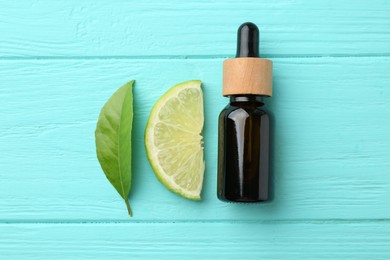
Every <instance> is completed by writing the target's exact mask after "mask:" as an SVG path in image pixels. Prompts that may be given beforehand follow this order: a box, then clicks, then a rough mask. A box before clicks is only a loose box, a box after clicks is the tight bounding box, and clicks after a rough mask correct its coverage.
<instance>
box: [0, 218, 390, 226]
mask: <svg viewBox="0 0 390 260" xmlns="http://www.w3.org/2000/svg"><path fill="white" fill-rule="evenodd" d="M29 224H38V225H47V224H49V225H77V224H92V225H106V224H232V225H234V224H252V225H253V224H255V225H256V224H278V225H290V224H312V225H321V224H336V225H337V224H340V225H348V224H351V225H355V224H385V225H390V219H321V220H318V219H297V220H110V219H102V220H77V219H73V220H72V219H70V220H54V219H53V220H50V219H47V220H0V226H1V225H29Z"/></svg>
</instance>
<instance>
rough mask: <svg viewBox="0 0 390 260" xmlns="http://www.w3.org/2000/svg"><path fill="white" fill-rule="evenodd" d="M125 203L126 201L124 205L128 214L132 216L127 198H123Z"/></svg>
mask: <svg viewBox="0 0 390 260" xmlns="http://www.w3.org/2000/svg"><path fill="white" fill-rule="evenodd" d="M125 203H126V207H127V212H129V216H130V217H132V216H133V212H131V208H130V203H129V199H125Z"/></svg>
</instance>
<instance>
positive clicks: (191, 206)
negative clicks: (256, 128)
mask: <svg viewBox="0 0 390 260" xmlns="http://www.w3.org/2000/svg"><path fill="white" fill-rule="evenodd" d="M246 21H251V22H254V23H257V24H258V25H259V27H260V30H261V46H260V50H261V54H262V56H263V57H265V58H271V59H272V61H273V62H274V82H273V83H274V88H273V90H274V93H273V98H272V99H269V100H267V101H266V103H267V104H266V107H267V108H268V109H269V110H270V111H272V113H273V114H274V119H273V125H274V129H273V136H272V140H271V141H272V143H273V147H272V155H271V161H272V172H273V174H274V177H273V185H274V188H275V200H274V201H273V202H272V203H270V204H265V205H238V204H227V203H222V202H219V201H218V200H217V199H216V194H215V192H216V158H217V156H216V152H217V117H218V114H219V111H220V110H221V109H222V108H223V107H224V106H225V105H226V104H227V99H225V98H223V97H222V96H221V91H222V90H221V85H222V61H223V59H224V58H226V57H232V56H234V53H235V47H236V46H235V41H236V35H235V34H236V29H237V27H238V26H239V25H240V24H241V23H243V22H246ZM389 72H390V2H389V1H386V0H372V1H359V0H346V1H337V2H336V1H327V0H316V1H309V0H282V1H257V0H243V1H233V0H211V1H210V0H200V1H185V2H183V1H179V0H167V1H155V0H152V1H133V0H132V1H122V0H112V1H96V0H95V1H92V0H85V1H77V0H69V1H49V0H20V1H10V0H8V1H1V3H0V258H1V259H3V258H4V259H40V260H41V259H129V258H131V259H134V258H135V259H137V258H140V259H156V258H158V259H164V258H166V259H183V258H184V259H192V258H194V259H243V258H245V259H326V258H330V259H364V260H365V259H384V260H385V259H386V260H387V259H390V223H389V221H390V207H389V205H390V174H389V173H390V135H389V134H388V133H390V121H389V119H390V105H389V101H390V89H389V86H390V73H389ZM130 79H136V80H137V81H136V85H135V88H134V96H135V103H134V106H135V117H134V126H135V127H134V132H133V136H134V139H133V142H134V149H133V154H134V164H133V172H134V179H133V188H132V192H131V194H130V201H131V203H132V207H133V210H134V218H133V219H131V220H130V219H129V218H128V216H127V213H126V208H125V206H124V205H123V202H122V199H121V198H120V197H119V196H118V195H117V194H116V192H115V190H114V189H113V188H112V187H111V186H110V184H109V183H108V182H107V180H105V177H104V175H103V173H102V171H101V169H100V167H99V164H98V162H97V159H96V156H95V146H94V139H93V134H94V129H95V124H96V121H97V117H98V113H99V111H100V108H101V107H102V105H103V104H104V102H105V101H106V100H107V98H108V97H109V96H110V95H111V94H112V93H113V92H114V91H115V90H116V89H117V88H118V87H120V86H121V85H123V84H124V83H125V82H127V81H129V80H130ZM189 79H201V80H202V81H203V83H204V84H203V90H204V94H205V104H206V107H205V115H206V117H205V120H206V121H205V132H204V137H205V158H206V175H205V184H204V191H203V194H202V196H203V200H202V201H200V202H193V201H187V200H185V199H182V198H180V197H178V196H177V195H175V194H172V193H170V192H169V191H167V190H166V189H165V188H164V187H163V186H162V185H161V184H160V183H159V182H158V181H157V179H156V178H155V177H154V174H153V172H152V170H151V168H150V166H149V164H148V162H147V159H146V155H145V149H144V146H143V131H144V128H145V124H146V120H147V117H148V114H149V112H150V109H151V107H152V105H153V104H154V102H155V101H156V100H157V99H158V98H159V96H160V95H161V94H163V93H164V92H165V91H166V90H167V89H168V88H169V87H171V86H173V85H174V84H176V83H178V82H181V81H185V80H189Z"/></svg>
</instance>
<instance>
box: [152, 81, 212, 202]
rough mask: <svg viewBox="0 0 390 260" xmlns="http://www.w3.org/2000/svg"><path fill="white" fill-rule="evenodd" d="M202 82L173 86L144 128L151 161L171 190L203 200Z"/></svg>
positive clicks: (157, 104)
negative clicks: (201, 197)
mask: <svg viewBox="0 0 390 260" xmlns="http://www.w3.org/2000/svg"><path fill="white" fill-rule="evenodd" d="M200 85H201V81H199V80H191V81H187V82H183V83H180V84H178V85H176V86H173V87H172V88H171V89H170V90H168V92H166V93H165V94H164V95H163V96H162V97H161V98H160V99H159V100H158V101H157V103H156V104H155V105H154V107H153V109H152V111H151V112H150V116H149V120H148V123H147V125H146V130H145V146H146V153H147V155H148V159H149V162H150V164H151V166H152V168H153V170H154V172H155V174H156V176H157V178H158V179H159V180H160V181H161V182H162V183H163V184H164V185H165V187H167V188H168V189H169V190H171V191H173V192H175V193H177V194H179V195H181V196H183V197H185V198H188V199H193V200H200V193H201V191H202V185H203V175H204V169H205V165H204V159H203V140H202V129H203V121H204V116H203V94H202V89H201V88H200Z"/></svg>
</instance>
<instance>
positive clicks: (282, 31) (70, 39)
mask: <svg viewBox="0 0 390 260" xmlns="http://www.w3.org/2000/svg"><path fill="white" fill-rule="evenodd" d="M102 17H104V19H101V18H102ZM389 17H390V3H389V2H388V1H386V0H374V1H370V3H367V2H365V1H355V0H347V1H338V2H336V3H335V2H330V1H327V0H321V1H310V0H296V1H287V0H285V1H277V2H275V1H239V2H237V1H235V0H217V1H208V0H202V1H186V2H185V3H183V1H179V0H167V1H143V2H142V1H105V2H103V1H102V2H96V1H93V0H86V1H78V0H71V1H61V2H58V1H55V2H53V1H33V2H31V1H28V0H21V1H5V2H4V1H3V2H2V3H1V7H0V32H1V33H0V57H20V56H60V57H67V56H83V57H84V56H107V55H108V56H156V55H157V56H158V55H163V56H170V55H179V56H180V55H182V56H193V55H198V56H199V55H200V56H204V55H207V56H233V55H234V54H235V41H236V35H235V34H236V30H237V27H238V26H239V25H240V24H241V23H243V22H246V21H252V22H255V23H257V24H258V25H259V26H260V28H261V33H262V34H261V51H262V53H263V54H264V55H266V56H268V57H275V56H295V55H302V56H322V55H324V56H328V55H380V54H386V55H389V54H390V19H389Z"/></svg>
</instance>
